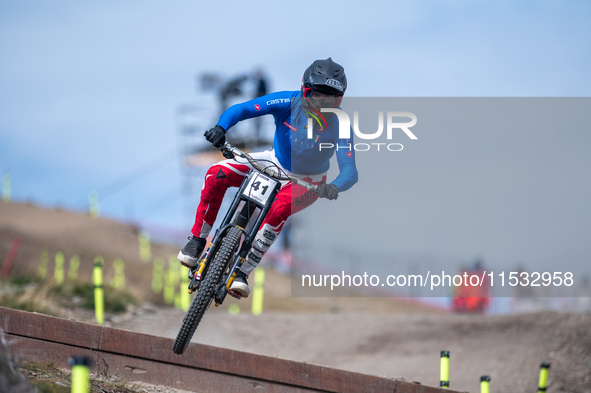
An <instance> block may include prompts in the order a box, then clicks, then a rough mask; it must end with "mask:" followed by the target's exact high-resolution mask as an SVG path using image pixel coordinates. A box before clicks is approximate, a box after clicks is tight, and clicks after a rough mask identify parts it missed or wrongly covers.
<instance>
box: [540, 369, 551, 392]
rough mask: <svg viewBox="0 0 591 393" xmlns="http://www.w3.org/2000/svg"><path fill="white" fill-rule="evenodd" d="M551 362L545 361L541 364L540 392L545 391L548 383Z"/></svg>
mask: <svg viewBox="0 0 591 393" xmlns="http://www.w3.org/2000/svg"><path fill="white" fill-rule="evenodd" d="M549 370H550V363H548V362H544V363H542V364H541V365H540V380H539V381H538V393H544V392H545V391H546V388H547V385H548V371H549Z"/></svg>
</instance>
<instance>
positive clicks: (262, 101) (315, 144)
mask: <svg viewBox="0 0 591 393" xmlns="http://www.w3.org/2000/svg"><path fill="white" fill-rule="evenodd" d="M267 114H272V115H273V117H274V118H275V138H274V141H273V150H274V152H275V156H276V157H277V160H278V161H279V163H280V164H281V165H282V166H283V167H284V168H285V169H287V170H289V171H291V172H293V173H297V174H300V175H319V174H321V173H324V172H326V171H328V168H329V166H330V159H331V157H332V156H333V155H334V154H335V152H336V155H337V162H338V164H339V171H340V173H339V175H338V176H337V178H336V179H335V180H334V181H333V182H332V184H334V185H336V186H337V187H338V188H339V190H340V191H346V190H348V189H349V188H351V187H352V186H353V184H355V183H356V182H357V179H358V174H357V168H356V166H355V150H354V147H353V140H352V138H351V139H339V121H338V117H337V116H335V115H333V116H330V117H328V116H326V115H327V114H326V113H323V114H322V115H324V116H325V119H322V118H321V117H320V114H315V115H314V114H313V115H312V117H315V118H317V119H319V121H314V122H313V127H314V128H313V135H312V138H308V116H306V113H305V111H304V108H302V103H301V93H300V92H299V91H280V92H276V93H272V94H268V95H266V96H262V97H258V98H255V99H253V100H250V101H247V102H243V103H241V104H237V105H233V106H231V107H230V108H228V110H226V111H225V112H224V113H223V114H222V115H221V116H220V119H219V121H218V125H220V126H222V127H223V128H224V130H226V131H227V130H228V129H229V128H230V127H232V126H233V125H235V124H236V123H238V122H239V121H241V120H245V119H250V118H252V117H257V116H262V115H267ZM321 143H322V144H323V145H322V149H320V144H321ZM330 145H332V147H329V146H330ZM337 146H338V149H337Z"/></svg>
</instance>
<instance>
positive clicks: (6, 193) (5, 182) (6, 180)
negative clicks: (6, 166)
mask: <svg viewBox="0 0 591 393" xmlns="http://www.w3.org/2000/svg"><path fill="white" fill-rule="evenodd" d="M11 194H12V192H11V190H10V173H5V174H4V177H3V178H2V200H3V201H4V202H6V203H8V202H10V199H11Z"/></svg>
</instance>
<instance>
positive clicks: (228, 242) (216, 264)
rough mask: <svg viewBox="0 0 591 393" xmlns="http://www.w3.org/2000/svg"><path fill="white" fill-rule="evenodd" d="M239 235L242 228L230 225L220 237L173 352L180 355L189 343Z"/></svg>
mask: <svg viewBox="0 0 591 393" xmlns="http://www.w3.org/2000/svg"><path fill="white" fill-rule="evenodd" d="M241 235H242V230H241V229H240V228H237V227H232V228H230V230H229V231H228V233H227V234H226V237H224V238H223V239H222V243H221V246H220V249H219V250H218V252H217V253H216V255H215V257H214V258H213V261H212V262H211V266H209V269H208V271H207V274H206V275H205V278H204V279H203V282H202V283H201V285H200V286H199V291H198V292H197V294H196V295H195V297H193V301H192V302H191V306H190V307H189V310H188V311H187V314H186V315H185V319H183V325H182V326H181V330H180V331H179V333H178V335H177V337H176V340H175V342H174V346H173V348H172V350H173V352H174V353H176V354H178V355H181V354H182V353H183V352H185V349H186V348H187V346H188V345H189V342H190V341H191V338H192V337H193V334H195V330H196V329H197V326H198V325H199V322H201V318H203V314H205V311H207V309H208V307H209V306H210V304H211V302H212V301H213V297H214V295H215V293H214V291H215V288H216V286H217V284H219V282H220V281H221V279H222V276H223V275H224V271H225V270H226V268H227V266H228V264H229V262H230V261H231V260H232V257H233V256H234V253H235V252H236V249H237V248H238V244H239V243H240V237H241Z"/></svg>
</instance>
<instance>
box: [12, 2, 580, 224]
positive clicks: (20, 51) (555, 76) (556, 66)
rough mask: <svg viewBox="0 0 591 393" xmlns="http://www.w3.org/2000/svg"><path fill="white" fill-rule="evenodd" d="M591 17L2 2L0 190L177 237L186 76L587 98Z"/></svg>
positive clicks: (528, 7)
mask: <svg viewBox="0 0 591 393" xmlns="http://www.w3.org/2000/svg"><path fill="white" fill-rule="evenodd" d="M590 17H591V4H589V3H587V2H583V1H523V2H511V1H480V2H470V1H440V2H427V1H403V2H387V3H385V2H359V1H342V2H339V3H338V5H336V6H335V4H334V3H328V2H327V3H323V2H317V1H300V2H294V3H286V2H271V1H253V2H240V3H238V2H235V3H225V2H196V1H183V0H179V1H175V2H162V1H145V0H142V1H101V2H90V1H66V0H55V1H51V2H46V1H35V0H31V1H26V2H9V1H3V2H0V53H1V56H0V174H2V175H5V174H7V173H9V174H10V176H11V186H12V197H13V199H14V200H15V201H21V202H24V201H28V202H33V203H36V204H40V205H42V206H46V207H61V208H66V209H73V210H77V211H84V210H85V209H87V196H88V193H89V192H90V191H91V190H93V189H97V190H99V196H100V197H101V213H102V215H103V216H106V217H110V218H115V219H119V220H134V221H138V222H140V223H142V224H144V225H148V224H150V225H152V226H156V227H161V228H169V229H171V230H175V231H178V232H179V233H183V234H184V233H186V234H188V232H189V229H190V226H191V224H192V219H193V214H194V213H193V212H194V210H195V207H196V204H197V200H195V201H187V200H184V198H183V193H182V189H183V188H182V187H183V184H184V183H183V182H184V177H183V176H182V173H183V172H182V165H181V161H180V156H181V154H180V151H181V150H182V148H183V146H182V144H183V138H180V137H179V135H178V134H179V132H178V121H179V120H178V110H179V108H180V107H181V106H182V105H187V104H192V105H196V104H199V103H203V102H204V100H205V101H207V100H206V99H205V97H204V96H203V93H202V92H200V91H199V90H198V89H197V88H196V83H195V81H196V77H197V76H198V75H201V74H202V73H204V72H215V73H218V74H219V75H221V76H222V77H223V78H231V77H233V76H236V75H239V74H244V73H252V72H253V71H254V70H255V69H256V68H258V67H262V68H263V69H264V70H265V72H266V74H267V75H268V77H269V80H270V87H271V90H274V91H275V90H296V89H299V84H300V80H301V75H302V73H303V71H304V69H305V68H306V67H307V66H308V65H309V64H310V63H311V62H312V61H313V60H315V59H318V58H326V57H328V56H331V57H332V58H333V59H334V60H335V61H337V62H338V63H340V64H342V65H343V66H344V67H345V70H346V73H347V77H348V81H349V87H348V91H347V94H348V95H349V96H352V97H588V96H589V95H590V92H591V78H589V77H588V73H589V69H591V46H590V45H589V40H588V37H590V36H591V25H590V24H589V23H588V21H589V20H590ZM204 111H205V112H212V111H209V110H206V109H204ZM203 116H204V117H203V122H202V124H201V126H202V127H203V131H205V130H206V129H207V128H209V127H212V126H213V125H215V120H216V119H215V114H213V113H204V115H203ZM194 182H195V184H196V185H197V187H199V186H200V184H201V182H202V180H201V179H200V178H199V176H195V179H194Z"/></svg>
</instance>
